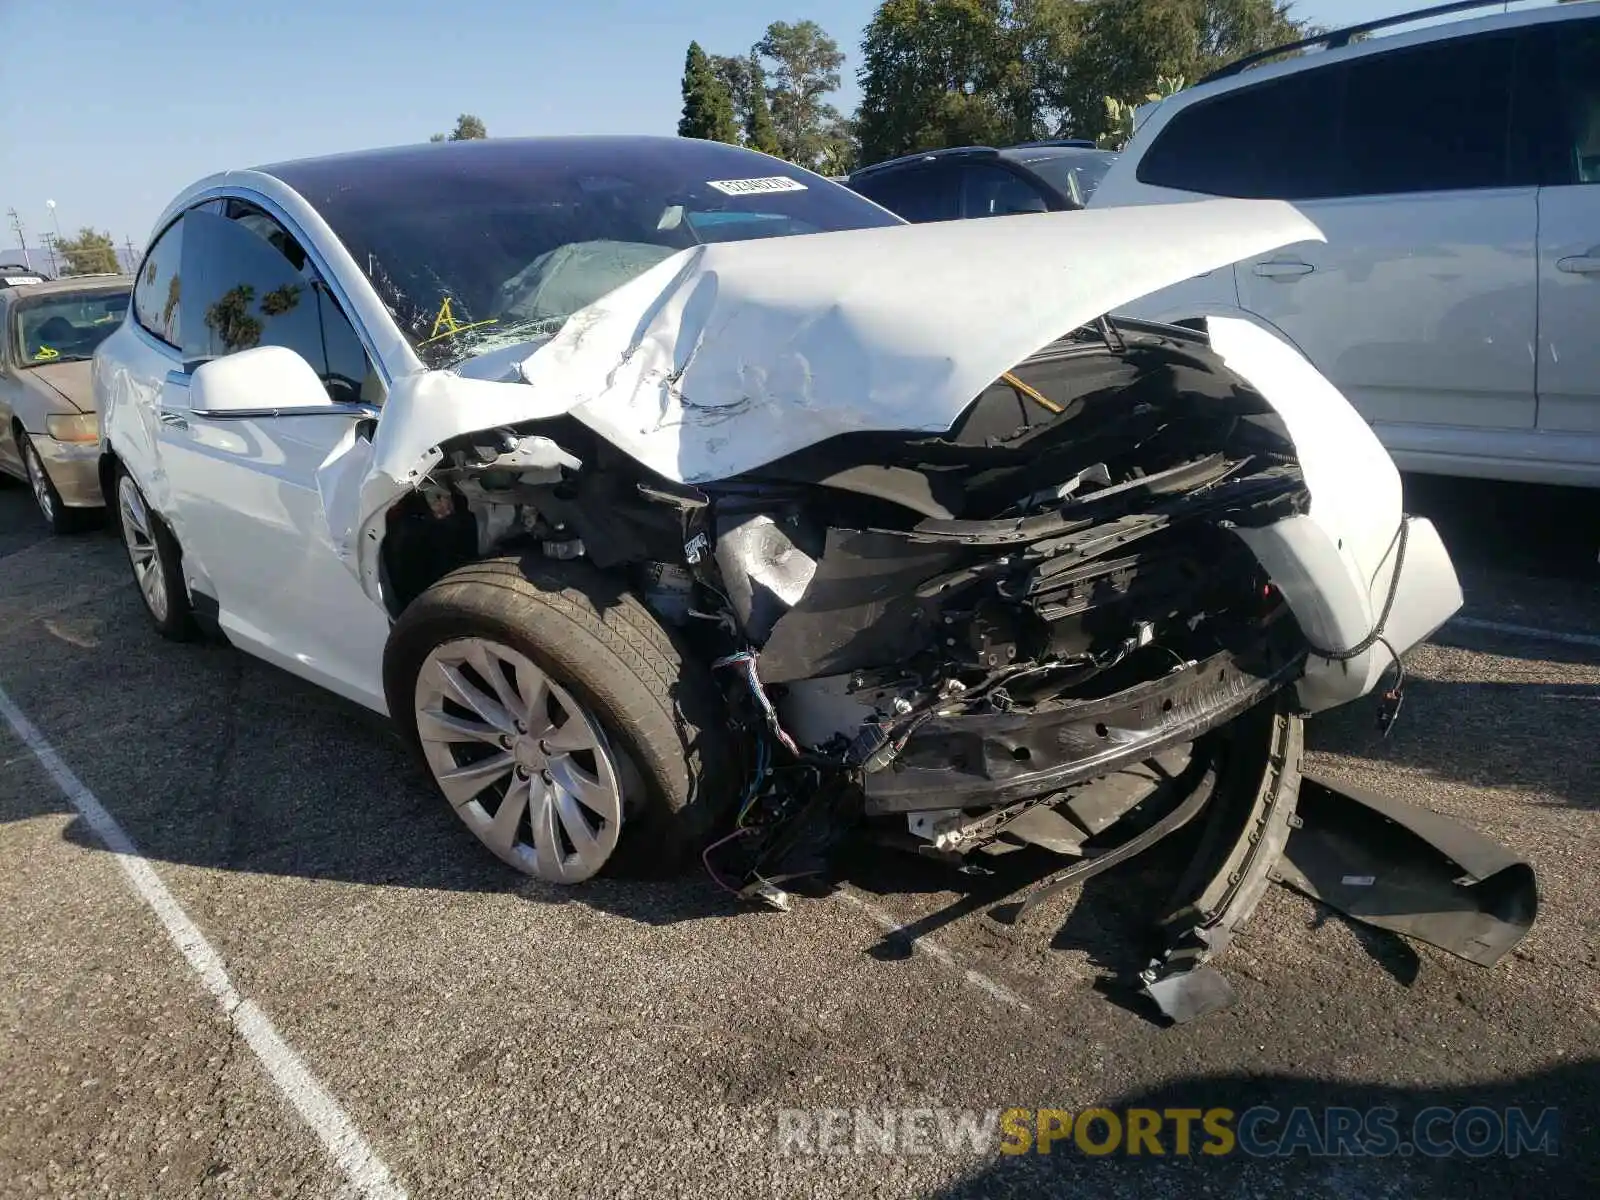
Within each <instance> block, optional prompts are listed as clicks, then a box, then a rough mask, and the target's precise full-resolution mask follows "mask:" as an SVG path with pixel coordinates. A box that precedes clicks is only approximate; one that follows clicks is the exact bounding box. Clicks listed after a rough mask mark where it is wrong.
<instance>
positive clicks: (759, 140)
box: [744, 54, 782, 154]
mask: <svg viewBox="0 0 1600 1200" xmlns="http://www.w3.org/2000/svg"><path fill="white" fill-rule="evenodd" d="M744 144H745V145H746V146H749V147H750V149H752V150H759V151H761V153H763V154H780V153H782V147H781V146H780V145H779V144H778V130H777V127H776V126H775V125H773V123H772V106H771V105H769V104H768V103H767V73H766V72H765V71H764V70H762V69H761V59H760V58H759V57H758V56H757V55H754V54H752V55H751V56H750V93H749V108H748V110H747V111H746V112H745V116H744Z"/></svg>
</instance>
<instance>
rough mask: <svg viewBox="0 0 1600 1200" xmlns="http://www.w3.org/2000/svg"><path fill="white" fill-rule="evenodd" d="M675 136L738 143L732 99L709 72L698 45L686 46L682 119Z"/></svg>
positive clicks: (694, 43) (724, 85)
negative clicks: (687, 47)
mask: <svg viewBox="0 0 1600 1200" xmlns="http://www.w3.org/2000/svg"><path fill="white" fill-rule="evenodd" d="M678 136H679V137H689V138H703V139H705V140H706V141H711V142H729V143H734V144H737V143H738V141H739V127H738V125H737V124H736V122H735V121H734V117H733V97H732V96H731V95H729V93H728V86H727V84H725V83H723V81H722V80H721V79H719V78H718V77H717V73H716V71H715V70H713V69H712V66H711V60H710V59H709V58H707V57H706V52H705V51H704V50H702V49H701V48H700V43H699V42H690V43H689V53H688V55H687V57H686V58H685V60H684V64H683V116H682V118H681V119H680V120H679V121H678Z"/></svg>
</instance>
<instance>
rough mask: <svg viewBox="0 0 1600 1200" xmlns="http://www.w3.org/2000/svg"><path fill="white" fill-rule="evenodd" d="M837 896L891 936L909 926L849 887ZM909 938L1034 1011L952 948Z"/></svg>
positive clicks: (984, 987)
mask: <svg viewBox="0 0 1600 1200" xmlns="http://www.w3.org/2000/svg"><path fill="white" fill-rule="evenodd" d="M834 895H836V896H838V897H839V898H840V899H841V900H845V901H848V902H849V903H851V904H853V905H855V906H856V907H857V908H859V909H860V910H861V911H862V912H864V913H866V914H867V916H868V917H870V918H871V919H872V922H873V924H875V925H877V926H878V927H879V928H880V929H882V930H883V931H884V932H885V933H888V934H891V935H894V934H904V933H905V931H906V927H905V926H904V925H902V924H900V922H898V921H896V920H895V919H894V918H893V917H892V916H890V915H889V914H888V913H886V912H884V911H883V909H881V908H879V907H878V906H877V905H876V904H874V903H872V901H870V900H868V899H866V898H865V897H864V896H860V895H857V894H856V893H855V892H853V891H851V890H850V889H849V888H846V887H841V888H840V889H839V890H838V891H837V892H835V893H834ZM907 940H908V941H910V943H911V945H912V946H913V947H915V948H916V949H918V950H921V951H922V952H923V953H924V954H926V955H927V956H928V957H929V958H931V959H933V960H934V961H935V962H937V963H939V964H941V965H942V966H945V967H948V968H949V969H950V970H952V971H959V972H961V974H962V977H963V978H964V979H965V980H966V981H967V982H968V983H970V984H971V985H972V986H973V987H975V988H977V989H978V990H979V991H983V992H987V993H988V994H989V995H990V996H992V997H993V998H994V999H996V1000H998V1001H1000V1003H1002V1004H1009V1005H1011V1006H1012V1007H1013V1008H1018V1009H1021V1010H1022V1011H1023V1012H1025V1013H1031V1012H1032V1011H1033V1005H1031V1004H1029V1003H1028V1002H1027V1001H1026V1000H1024V999H1023V998H1022V997H1021V996H1019V995H1017V994H1016V993H1015V992H1013V991H1012V990H1011V989H1010V988H1008V987H1006V985H1005V984H1003V983H998V982H996V981H995V980H993V979H990V978H989V977H988V976H987V975H985V974H984V973H983V972H982V971H974V970H973V969H972V968H971V967H968V966H967V965H966V964H965V963H963V962H961V961H959V960H958V959H957V958H956V956H955V955H954V954H952V953H950V951H948V950H946V949H945V948H944V947H943V946H941V945H940V944H939V943H938V942H936V941H934V940H933V939H932V938H931V937H908V938H907Z"/></svg>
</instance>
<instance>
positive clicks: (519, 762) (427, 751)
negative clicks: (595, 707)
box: [414, 637, 623, 883]
mask: <svg viewBox="0 0 1600 1200" xmlns="http://www.w3.org/2000/svg"><path fill="white" fill-rule="evenodd" d="M414 703H415V715H416V724H417V736H418V738H419V739H420V741H421V745H422V752H423V757H424V758H425V759H426V760H427V763H428V766H429V769H430V770H431V771H432V773H433V777H434V780H435V782H436V783H438V785H439V790H440V791H441V792H443V793H444V796H445V799H446V800H448V801H449V803H450V806H451V807H452V808H453V809H455V811H456V813H457V815H459V816H460V817H461V819H462V820H463V821H465V822H466V823H467V827H468V828H470V829H471V830H472V832H473V833H474V834H475V835H476V836H477V837H478V839H479V840H480V841H482V842H483V843H484V845H486V846H487V847H488V848H489V849H490V850H492V851H494V853H495V854H496V855H497V856H499V857H500V858H501V859H502V860H504V861H505V862H507V863H509V864H510V865H511V866H513V867H515V868H516V869H517V870H519V871H522V872H524V873H525V874H528V875H532V876H535V877H536V878H539V879H543V880H547V881H549V882H551V883H579V882H582V881H583V880H585V879H588V878H589V877H590V876H592V875H594V874H595V873H596V872H597V871H599V870H600V868H601V867H603V866H604V865H605V863H606V860H607V859H609V858H610V857H611V853H612V851H613V850H615V849H616V846H617V839H618V837H619V836H620V834H621V832H622V819H623V795H622V791H623V789H622V785H621V782H620V780H621V775H620V774H619V770H618V762H617V758H616V756H615V755H614V754H613V752H612V750H611V747H610V745H609V744H608V743H607V740H606V736H605V733H604V731H603V730H602V728H601V726H600V724H599V722H598V721H597V720H595V718H594V717H593V715H591V714H590V713H589V712H588V711H586V710H585V709H584V707H583V706H582V705H581V704H579V703H578V701H577V700H575V699H574V698H573V696H572V694H571V693H570V692H568V691H567V690H566V689H565V688H563V687H562V686H561V685H560V684H558V683H556V681H555V680H553V679H551V678H550V676H549V675H548V674H546V673H545V672H544V671H543V670H542V669H541V668H539V667H538V666H536V665H535V664H534V663H533V661H532V660H531V659H529V658H528V657H527V656H526V655H524V654H522V653H520V652H518V651H516V650H513V649H512V648H511V647H509V646H506V645H504V644H503V643H500V642H495V641H491V640H489V639H486V638H478V637H465V638H458V639H455V640H452V641H449V642H445V643H444V644H442V645H440V646H437V647H435V648H434V649H433V650H432V651H430V652H429V654H428V656H427V657H426V658H425V659H424V660H423V662H422V668H421V670H420V671H418V673H417V682H416V688H415V699H414Z"/></svg>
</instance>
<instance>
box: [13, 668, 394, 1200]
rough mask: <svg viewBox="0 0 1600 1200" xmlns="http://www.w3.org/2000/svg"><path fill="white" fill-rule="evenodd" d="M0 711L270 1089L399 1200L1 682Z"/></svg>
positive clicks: (312, 1079) (343, 1119)
mask: <svg viewBox="0 0 1600 1200" xmlns="http://www.w3.org/2000/svg"><path fill="white" fill-rule="evenodd" d="M0 716H4V717H5V719H6V722H7V724H9V725H10V726H11V729H12V731H13V732H14V733H15V734H16V735H17V737H19V738H21V739H22V742H23V744H24V745H25V746H27V748H28V749H29V751H30V752H31V753H32V754H33V757H34V758H35V759H37V760H38V762H39V765H40V766H41V767H43V768H44V769H45V772H46V773H47V774H48V775H49V776H50V778H51V779H52V780H54V781H55V784H56V786H57V787H58V788H60V789H61V792H62V794H63V795H64V796H66V798H67V799H68V800H69V801H71V803H72V807H73V808H75V809H77V810H78V812H79V814H80V815H81V816H82V817H83V819H84V821H85V822H87V823H88V825H89V827H90V828H91V829H93V830H94V832H95V835H96V836H97V837H99V839H100V840H101V841H102V842H103V843H105V847H106V849H107V850H109V851H110V852H111V853H112V855H114V856H115V857H116V859H117V863H118V865H120V866H121V867H122V873H123V874H124V875H126V876H127V877H128V882H129V883H130V884H131V885H132V887H133V890H134V891H135V892H137V893H138V895H139V898H140V899H141V900H143V901H144V902H145V903H146V904H147V905H149V906H150V909H151V910H152V911H153V912H154V913H155V914H156V916H157V917H159V918H160V920H161V924H162V925H164V926H165V927H166V930H167V936H168V937H170V938H171V939H172V943H173V945H175V946H177V947H178V949H179V951H180V952H181V953H182V954H183V957H184V960H185V961H186V962H188V964H189V967H190V969H191V970H193V971H194V973H195V974H196V975H197V976H199V978H200V982H201V983H202V984H204V985H205V988H206V990H207V991H208V992H210V993H211V994H212V995H213V996H214V997H216V1001H217V1003H218V1004H219V1005H220V1006H221V1007H222V1011H223V1012H225V1013H226V1014H227V1015H228V1019H229V1020H230V1021H232V1022H233V1027H234V1029H236V1030H237V1031H238V1033H239V1036H240V1037H242V1038H243V1039H244V1040H245V1043H246V1044H247V1045H249V1047H250V1049H251V1050H252V1051H253V1052H254V1053H255V1056H256V1057H257V1058H258V1059H260V1060H261V1065H262V1066H264V1067H265V1068H266V1069H267V1074H268V1075H270V1076H271V1077H272V1082H273V1083H274V1084H275V1085H276V1086H277V1088H278V1091H280V1092H281V1093H283V1095H284V1097H285V1098H286V1099H287V1100H288V1101H289V1103H290V1104H292V1105H294V1108H295V1111H296V1112H298V1113H299V1114H300V1116H301V1118H302V1119H303V1120H304V1121H305V1123H306V1124H307V1125H309V1126H311V1128H312V1131H313V1132H315V1133H316V1135H317V1137H318V1138H320V1139H321V1141H322V1144H323V1146H325V1147H326V1148H327V1151H328V1153H329V1154H330V1155H331V1156H332V1157H333V1160H334V1162H335V1163H337V1164H338V1166H339V1169H340V1170H341V1171H343V1172H344V1174H345V1177H346V1178H347V1179H348V1180H349V1181H350V1185H351V1189H352V1190H353V1192H354V1194H356V1195H358V1196H365V1197H373V1198H374V1200H405V1195H406V1192H405V1189H404V1188H403V1187H401V1186H400V1184H399V1183H397V1182H396V1181H395V1179H394V1178H393V1176H391V1175H390V1174H389V1168H388V1167H386V1166H384V1165H383V1162H382V1160H381V1159H379V1158H378V1155H377V1153H376V1152H375V1151H374V1150H373V1149H372V1147H371V1146H370V1145H368V1144H367V1141H366V1139H365V1138H363V1137H362V1136H361V1131H360V1130H358V1129H357V1128H356V1127H355V1124H354V1122H352V1121H351V1120H350V1117H349V1114H347V1113H346V1112H345V1111H344V1109H343V1108H342V1107H341V1106H340V1104H339V1102H338V1101H337V1100H335V1099H334V1098H333V1095H332V1094H331V1093H330V1092H329V1091H328V1089H327V1088H325V1087H323V1086H322V1084H321V1083H320V1082H318V1080H317V1077H316V1076H315V1075H313V1074H312V1073H311V1068H310V1067H308V1066H306V1064H305V1060H304V1059H302V1058H301V1057H300V1056H299V1055H298V1054H296V1053H295V1051H294V1048H293V1047H292V1046H290V1045H289V1043H288V1042H286V1041H284V1040H283V1036H282V1035H281V1034H280V1033H279V1032H278V1031H277V1029H275V1028H274V1027H273V1024H272V1021H271V1020H270V1019H269V1018H268V1017H267V1015H266V1014H265V1013H264V1012H262V1011H261V1009H260V1008H258V1007H257V1006H256V1004H255V1002H254V1001H252V1000H247V999H245V998H244V997H242V996H240V995H239V993H238V991H237V990H235V988H234V986H233V981H232V980H230V979H229V978H228V970H227V968H226V967H225V966H224V965H223V961H222V955H220V954H218V953H217V951H216V950H215V949H214V948H213V947H212V945H211V943H210V942H208V941H206V938H205V935H204V934H203V933H201V932H200V930H199V928H198V927H197V926H196V925H195V923H194V922H193V921H191V920H190V919H189V914H188V913H186V912H184V911H183V906H182V905H180V904H179V903H178V902H177V900H176V899H174V898H173V895H172V893H171V892H169V891H168V890H167V885H166V884H164V883H162V882H161V877H160V876H159V875H157V874H156V872H155V868H153V867H152V866H151V865H150V863H149V862H148V861H147V860H146V859H145V858H144V857H143V856H142V855H141V854H140V853H139V850H138V847H137V846H135V845H134V844H133V839H131V838H130V837H129V836H128V835H127V833H126V832H125V831H124V830H123V828H122V826H121V825H119V824H117V821H116V818H115V817H113V816H112V815H111V814H110V813H109V812H107V811H106V810H105V808H104V807H103V806H102V805H101V803H100V801H99V800H97V799H95V795H94V793H93V792H91V791H90V790H89V789H88V788H87V787H85V786H84V785H83V784H82V782H80V781H79V779H78V777H77V776H76V775H74V774H73V773H72V772H71V771H70V770H69V769H68V768H67V765H66V763H64V762H62V761H61V756H60V755H59V754H57V753H56V751H55V748H54V747H53V746H51V745H50V743H49V742H48V741H46V740H45V738H44V735H43V734H41V733H40V732H39V731H38V729H36V728H35V727H34V725H33V723H32V722H31V721H29V720H28V718H27V717H26V716H24V715H23V713H22V710H21V709H19V708H18V707H17V706H16V705H15V704H13V703H12V701H11V697H9V696H8V695H6V693H5V690H4V689H3V688H0Z"/></svg>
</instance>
